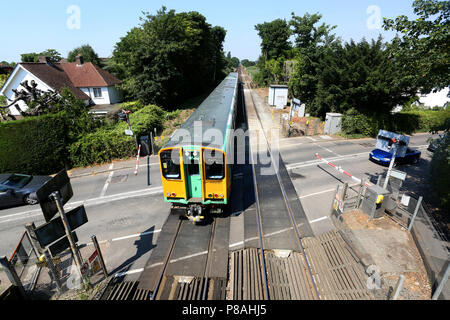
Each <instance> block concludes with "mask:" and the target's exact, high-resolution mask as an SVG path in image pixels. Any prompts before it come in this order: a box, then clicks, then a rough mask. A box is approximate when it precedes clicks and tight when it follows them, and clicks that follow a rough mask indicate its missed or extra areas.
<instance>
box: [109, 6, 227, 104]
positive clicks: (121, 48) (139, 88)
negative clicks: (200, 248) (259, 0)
mask: <svg viewBox="0 0 450 320" xmlns="http://www.w3.org/2000/svg"><path fill="white" fill-rule="evenodd" d="M141 21H142V23H141V25H140V26H139V27H135V28H133V29H131V30H130V31H129V32H128V34H127V35H126V36H125V37H123V38H121V40H120V41H119V42H118V43H117V44H116V46H115V50H114V54H113V58H112V61H113V63H114V64H115V66H114V67H112V68H111V70H113V69H114V73H115V74H116V75H117V76H118V77H119V78H121V79H122V80H124V84H123V89H124V91H125V93H126V96H127V98H129V99H133V100H141V101H142V102H143V103H145V104H149V103H153V104H157V105H161V106H163V107H165V108H168V109H170V108H173V107H175V106H176V104H177V103H178V102H180V101H181V100H183V99H186V98H188V97H192V96H195V95H198V94H200V93H202V92H205V91H206V90H207V89H208V88H210V87H211V86H213V85H215V84H216V83H217V82H218V81H219V80H221V79H223V77H224V76H225V74H224V70H225V69H226V68H227V66H228V63H227V61H226V59H225V57H224V53H223V41H224V40H225V35H226V31H225V29H223V28H222V27H212V26H211V25H210V24H209V23H207V22H206V18H205V17H204V16H202V15H201V14H200V13H198V12H181V13H176V12H175V10H170V11H167V9H166V8H165V7H163V8H162V9H160V10H159V11H158V12H157V13H156V14H155V15H152V14H149V13H146V14H145V16H144V17H142V18H141Z"/></svg>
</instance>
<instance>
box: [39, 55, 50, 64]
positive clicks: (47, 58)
mask: <svg viewBox="0 0 450 320" xmlns="http://www.w3.org/2000/svg"><path fill="white" fill-rule="evenodd" d="M39 62H40V63H46V64H50V58H49V57H45V56H39Z"/></svg>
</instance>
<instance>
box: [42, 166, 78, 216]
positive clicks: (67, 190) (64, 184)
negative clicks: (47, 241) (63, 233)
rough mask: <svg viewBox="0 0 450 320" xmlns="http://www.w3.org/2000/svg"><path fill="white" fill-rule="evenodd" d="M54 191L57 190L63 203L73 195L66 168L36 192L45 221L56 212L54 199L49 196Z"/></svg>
mask: <svg viewBox="0 0 450 320" xmlns="http://www.w3.org/2000/svg"><path fill="white" fill-rule="evenodd" d="M55 191H58V192H59V194H60V196H61V201H62V203H63V205H64V204H66V203H67V202H68V201H69V200H70V199H71V198H72V197H73V190H72V185H71V184H70V179H69V176H68V175H67V171H66V170H62V171H61V172H60V173H58V174H57V175H56V176H55V177H53V178H52V179H51V180H50V181H48V182H47V183H45V184H44V185H43V186H42V187H41V188H40V189H39V190H38V191H37V192H36V196H37V198H38V200H39V204H40V205H41V209H42V213H43V214H44V217H45V221H46V222H50V220H52V218H53V217H54V216H55V215H56V213H58V207H57V206H56V203H55V201H54V199H51V198H50V195H51V194H52V193H53V192H55Z"/></svg>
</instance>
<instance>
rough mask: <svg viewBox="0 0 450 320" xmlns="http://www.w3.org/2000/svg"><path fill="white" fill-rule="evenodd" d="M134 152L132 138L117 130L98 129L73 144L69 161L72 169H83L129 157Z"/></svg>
mask: <svg viewBox="0 0 450 320" xmlns="http://www.w3.org/2000/svg"><path fill="white" fill-rule="evenodd" d="M135 150H136V144H135V140H134V138H133V137H129V136H126V135H125V134H124V132H118V131H117V130H108V129H100V130H97V131H96V132H94V133H90V134H88V135H86V136H84V137H82V138H81V139H80V140H78V141H77V142H75V143H73V144H72V145H71V146H70V159H71V161H72V165H73V166H74V167H84V166H90V165H93V164H101V163H105V162H111V161H112V160H113V159H121V158H126V157H130V156H132V155H133V153H134V151H135Z"/></svg>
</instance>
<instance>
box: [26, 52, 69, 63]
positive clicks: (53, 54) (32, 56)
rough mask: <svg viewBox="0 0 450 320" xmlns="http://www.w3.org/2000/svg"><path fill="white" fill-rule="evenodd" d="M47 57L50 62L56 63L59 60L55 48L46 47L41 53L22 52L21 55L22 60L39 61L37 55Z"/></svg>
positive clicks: (59, 57) (59, 55) (58, 54)
mask: <svg viewBox="0 0 450 320" xmlns="http://www.w3.org/2000/svg"><path fill="white" fill-rule="evenodd" d="M41 56H42V57H49V58H50V62H53V63H57V62H59V61H61V59H62V57H61V54H60V53H59V52H58V51H56V50H55V49H47V50H45V51H43V52H41V53H36V52H32V53H24V54H22V55H21V57H22V62H39V57H41Z"/></svg>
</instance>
